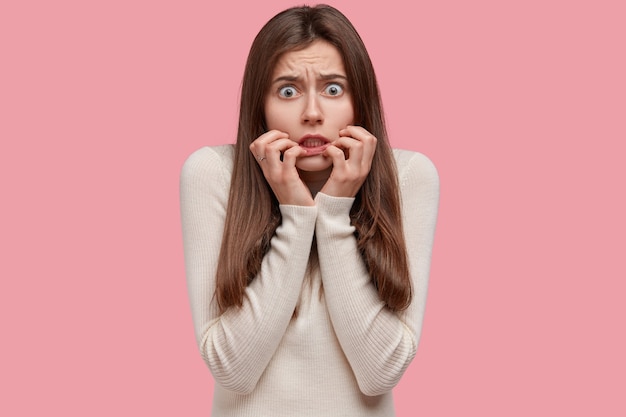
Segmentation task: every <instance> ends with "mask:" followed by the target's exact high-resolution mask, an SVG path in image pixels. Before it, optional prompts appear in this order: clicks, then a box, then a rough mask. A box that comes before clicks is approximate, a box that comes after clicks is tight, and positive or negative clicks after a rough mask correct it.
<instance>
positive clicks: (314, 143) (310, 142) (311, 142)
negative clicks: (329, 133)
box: [301, 138, 324, 148]
mask: <svg viewBox="0 0 626 417" xmlns="http://www.w3.org/2000/svg"><path fill="white" fill-rule="evenodd" d="M323 144H324V141H323V140H321V139H315V138H311V139H306V140H305V141H304V142H302V144H301V146H304V147H305V148H316V147H318V146H322V145H323Z"/></svg>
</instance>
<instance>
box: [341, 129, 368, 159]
mask: <svg viewBox="0 0 626 417" xmlns="http://www.w3.org/2000/svg"><path fill="white" fill-rule="evenodd" d="M339 134H340V135H341V136H349V137H352V138H354V139H356V140H358V141H360V142H361V143H362V144H363V153H362V155H361V156H362V160H363V161H370V162H371V160H372V158H373V157H374V153H375V152H376V144H377V142H378V140H377V139H376V137H375V136H374V135H372V134H371V133H370V132H368V131H367V130H366V129H364V128H363V127H361V126H347V127H346V128H345V129H342V130H340V131H339Z"/></svg>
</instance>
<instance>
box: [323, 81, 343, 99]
mask: <svg viewBox="0 0 626 417" xmlns="http://www.w3.org/2000/svg"><path fill="white" fill-rule="evenodd" d="M324 93H326V94H328V95H329V96H340V95H341V94H342V93H343V87H342V86H341V84H337V83H332V84H328V85H327V86H326V88H325V89H324Z"/></svg>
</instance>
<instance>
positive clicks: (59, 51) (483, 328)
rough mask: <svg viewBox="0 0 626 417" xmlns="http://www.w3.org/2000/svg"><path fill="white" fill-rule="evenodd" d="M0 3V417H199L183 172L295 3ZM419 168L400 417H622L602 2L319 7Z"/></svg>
mask: <svg viewBox="0 0 626 417" xmlns="http://www.w3.org/2000/svg"><path fill="white" fill-rule="evenodd" d="M209 3H210V2H201V1H169V2H167V1H147V0H145V1H138V0H132V1H131V0H126V1H119V0H115V1H111V0H109V1H78V0H75V1H67V0H59V1H50V2H48V1H36V0H33V1H5V2H2V5H1V6H0V48H1V49H0V54H1V55H0V59H1V64H0V73H1V77H0V138H1V139H2V142H1V143H2V147H1V148H0V149H1V150H0V182H1V184H0V185H1V188H0V189H1V190H2V205H1V207H2V215H1V216H0V226H1V228H0V239H1V241H0V243H1V245H2V247H1V249H2V250H1V259H2V260H1V261H0V277H1V281H0V286H1V287H0V325H1V327H0V328H1V331H2V335H1V337H2V343H1V347H0V349H1V354H0V383H1V384H2V386H1V387H0V388H1V392H2V395H1V396H2V400H1V401H0V415H6V416H35V415H64V416H110V415H121V416H130V415H141V416H174V415H208V414H209V409H210V403H211V396H212V394H211V392H212V384H213V382H212V379H211V376H210V373H209V371H208V370H207V369H206V368H205V366H204V364H203V363H202V361H201V359H200V356H199V354H198V351H197V348H196V345H195V341H194V337H193V331H192V327H191V317H190V312H189V307H188V304H187V295H186V286H185V278H184V268H183V253H182V245H181V236H180V222H179V210H178V175H179V170H180V167H181V164H182V163H183V161H184V159H185V158H186V157H187V155H189V154H190V153H191V152H192V151H194V150H195V149H197V148H199V147H201V146H204V145H210V144H218V143H225V142H232V141H233V140H234V136H235V131H236V116H237V100H238V91H239V85H240V81H241V76H242V71H243V65H244V61H245V58H246V55H247V51H248V48H249V46H250V43H251V42H252V39H253V37H254V35H255V34H256V32H257V31H258V30H259V29H260V28H261V26H262V25H263V24H264V23H265V22H266V21H267V20H268V19H269V18H270V17H271V16H273V15H274V14H275V13H277V12H278V11H280V10H282V9H284V8H286V7H288V6H291V5H294V3H292V2H290V1H266V2H255V3H252V2H251V3H250V4H245V5H244V4H242V3H240V2H237V1H230V2H224V3H223V4H220V5H217V6H211V5H210V4H209ZM333 4H334V5H335V6H337V7H338V8H339V9H340V10H342V11H343V12H344V13H345V14H346V15H347V16H348V17H349V18H350V19H351V20H352V22H353V23H354V25H355V26H356V27H357V29H358V30H359V32H360V33H361V35H362V37H363V38H364V41H365V43H366V45H367V46H368V49H369V51H370V53H371V57H372V60H373V62H374V66H375V68H376V70H377V74H378V77H379V82H380V87H381V89H382V94H383V99H384V104H385V110H386V112H387V117H388V122H389V130H390V133H391V138H392V143H393V145H394V146H396V147H403V148H408V149H413V150H419V151H421V152H423V153H425V154H427V155H428V156H429V157H430V158H431V159H432V160H433V161H434V162H435V164H436V165H437V166H438V168H439V171H440V176H441V183H442V189H441V191H442V194H441V211H440V218H439V223H438V229H437V236H436V242H435V249H434V257H433V266H432V275H431V287H430V293H429V300H428V306H427V312H426V320H425V324H424V333H423V338H422V341H421V345H420V349H419V352H418V355H417V357H416V359H415V361H414V362H413V363H412V365H411V367H410V368H409V370H408V371H407V374H406V375H405V377H404V379H403V380H402V382H401V384H400V385H399V387H398V388H397V389H396V399H397V408H398V416H400V417H408V416H422V415H423V416H459V415H480V416H528V415H540V416H555V415H559V416H592V415H593V416H623V415H626V400H625V399H624V398H625V397H624V389H625V386H626V360H625V353H624V352H626V332H625V330H624V328H625V327H626V326H625V318H626V307H625V306H626V303H625V302H624V295H625V291H626V284H625V278H626V267H625V264H624V262H625V261H624V259H625V257H624V252H625V248H626V241H625V237H624V236H626V221H625V220H624V217H625V216H624V213H626V202H625V193H624V182H625V179H626V169H625V164H624V162H623V159H624V143H625V140H626V77H625V76H624V74H626V63H625V54H626V53H625V51H626V29H625V28H626V25H625V24H624V17H625V16H626V13H625V12H626V10H624V7H623V6H622V5H623V4H624V3H623V2H622V1H617V0H616V1H606V0H595V1H591V0H589V1H556V0H542V1H536V0H532V1H528V0H526V1H521V0H520V1H515V2H513V1H496V0H491V1H486V0H478V1H471V2H468V1H461V0H448V1H437V2H417V3H415V5H412V6H408V5H406V4H408V2H403V1H393V0H388V1H385V2H384V3H383V4H384V7H383V6H382V5H374V4H371V5H366V4H367V2H362V1H336V2H334V3H333Z"/></svg>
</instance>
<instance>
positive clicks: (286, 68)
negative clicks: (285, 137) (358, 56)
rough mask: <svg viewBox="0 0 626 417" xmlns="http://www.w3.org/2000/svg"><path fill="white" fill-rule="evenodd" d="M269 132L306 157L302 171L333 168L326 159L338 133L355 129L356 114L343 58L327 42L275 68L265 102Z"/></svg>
mask: <svg viewBox="0 0 626 417" xmlns="http://www.w3.org/2000/svg"><path fill="white" fill-rule="evenodd" d="M265 121H266V123H267V127H268V129H269V130H272V129H276V130H280V131H282V132H286V133H288V134H289V138H290V139H291V140H293V141H294V142H297V143H298V144H299V146H301V147H303V148H304V149H305V150H306V151H307V154H306V156H304V157H301V158H299V159H298V161H297V163H296V167H297V168H298V169H300V170H302V171H323V170H327V169H329V168H330V167H331V166H332V162H331V160H330V158H327V157H325V156H323V155H322V152H324V150H325V149H326V147H328V145H329V144H330V143H331V142H333V141H335V140H337V139H339V131H340V130H341V129H344V128H345V127H346V126H348V125H350V124H352V123H354V108H353V105H352V96H351V94H350V88H349V86H348V79H347V77H346V71H345V69H344V65H343V59H342V57H341V54H340V53H339V51H338V50H337V48H335V47H334V46H333V45H331V44H330V43H328V42H326V41H315V42H313V43H312V44H311V45H309V46H308V47H306V48H304V49H301V50H296V51H291V52H287V53H285V54H284V55H283V56H282V57H281V58H280V59H279V60H278V63H277V64H276V67H275V68H274V73H273V75H272V84H271V85H270V89H269V92H268V93H267V95H266V97H265Z"/></svg>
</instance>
